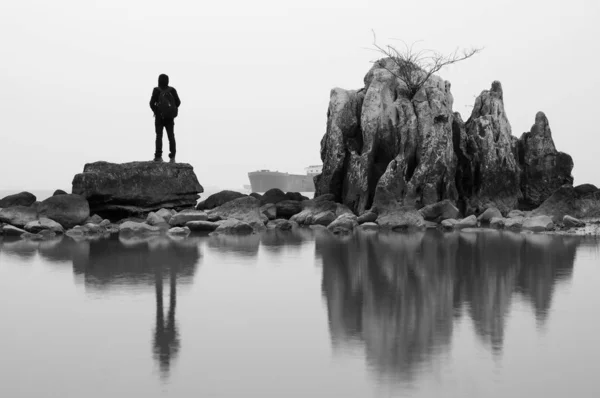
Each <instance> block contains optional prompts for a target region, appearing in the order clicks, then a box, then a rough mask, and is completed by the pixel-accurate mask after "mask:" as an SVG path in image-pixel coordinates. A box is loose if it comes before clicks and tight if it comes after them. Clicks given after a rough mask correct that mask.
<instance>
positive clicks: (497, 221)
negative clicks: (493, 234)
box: [490, 217, 505, 229]
mask: <svg viewBox="0 0 600 398" xmlns="http://www.w3.org/2000/svg"><path fill="white" fill-rule="evenodd" d="M504 221H505V220H504V218H503V217H493V218H492V219H491V220H490V227H492V228H498V229H502V228H504Z"/></svg>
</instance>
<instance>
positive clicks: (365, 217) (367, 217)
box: [356, 211, 377, 225]
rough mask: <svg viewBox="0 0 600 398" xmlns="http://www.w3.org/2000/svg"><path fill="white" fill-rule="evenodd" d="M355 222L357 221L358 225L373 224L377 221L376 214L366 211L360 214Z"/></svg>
mask: <svg viewBox="0 0 600 398" xmlns="http://www.w3.org/2000/svg"><path fill="white" fill-rule="evenodd" d="M356 221H358V223H359V224H361V225H362V224H364V223H374V222H375V221H377V213H375V212H373V211H366V212H364V213H363V214H361V215H360V216H359V217H358V218H357V220H356Z"/></svg>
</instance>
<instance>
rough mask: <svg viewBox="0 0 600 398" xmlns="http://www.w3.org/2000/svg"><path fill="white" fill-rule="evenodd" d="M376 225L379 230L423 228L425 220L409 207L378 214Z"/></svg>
mask: <svg viewBox="0 0 600 398" xmlns="http://www.w3.org/2000/svg"><path fill="white" fill-rule="evenodd" d="M377 224H379V226H380V227H381V228H386V229H391V230H403V229H413V228H417V229H421V228H425V220H424V219H423V216H422V215H421V213H419V212H418V211H417V210H415V209H414V208H409V207H404V208H402V207H400V208H397V209H393V210H392V209H390V210H388V211H386V212H384V213H380V214H379V216H378V217H377Z"/></svg>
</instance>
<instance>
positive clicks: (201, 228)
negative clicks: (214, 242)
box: [185, 221, 219, 232]
mask: <svg viewBox="0 0 600 398" xmlns="http://www.w3.org/2000/svg"><path fill="white" fill-rule="evenodd" d="M185 226H186V227H188V228H189V229H190V230H191V231H194V232H212V231H214V230H215V229H217V227H218V226H219V224H218V223H216V222H212V221H188V222H187V223H186V224H185Z"/></svg>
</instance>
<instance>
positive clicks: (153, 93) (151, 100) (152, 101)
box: [150, 88, 158, 114]
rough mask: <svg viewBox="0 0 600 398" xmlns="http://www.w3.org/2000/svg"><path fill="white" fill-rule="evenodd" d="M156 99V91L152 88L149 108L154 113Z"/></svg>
mask: <svg viewBox="0 0 600 398" xmlns="http://www.w3.org/2000/svg"><path fill="white" fill-rule="evenodd" d="M156 101H158V91H157V90H156V88H154V89H152V96H151V97H150V109H152V112H154V114H156Z"/></svg>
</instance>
